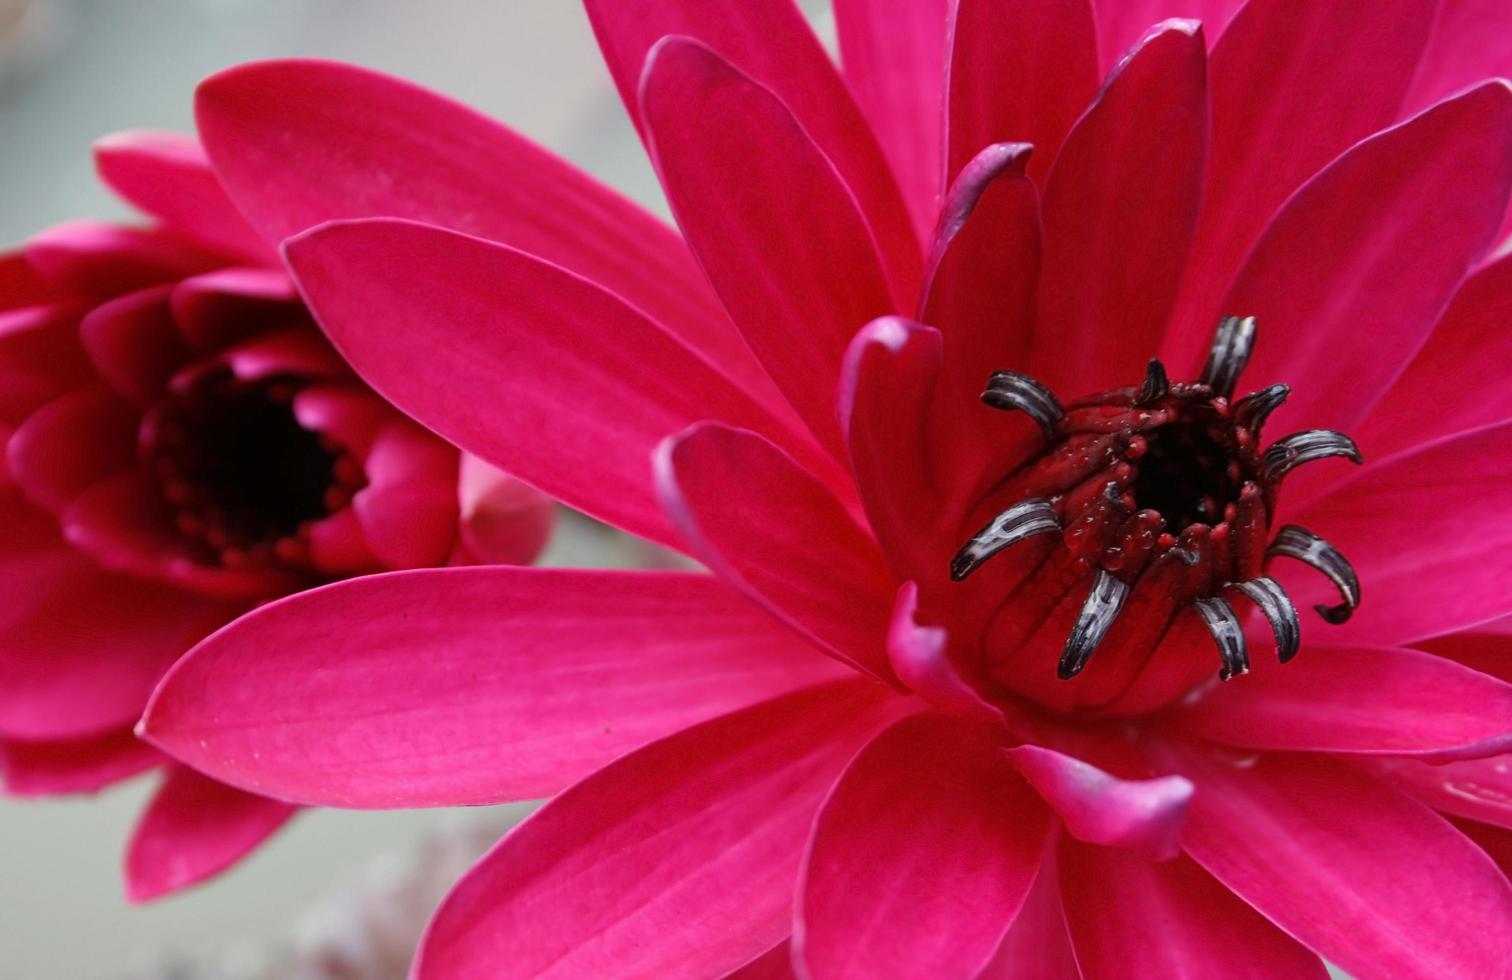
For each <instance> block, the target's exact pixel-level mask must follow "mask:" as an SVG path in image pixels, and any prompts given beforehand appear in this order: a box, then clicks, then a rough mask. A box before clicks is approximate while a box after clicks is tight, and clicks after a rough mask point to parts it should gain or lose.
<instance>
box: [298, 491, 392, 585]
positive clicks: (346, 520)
mask: <svg viewBox="0 0 1512 980" xmlns="http://www.w3.org/2000/svg"><path fill="white" fill-rule="evenodd" d="M310 562H311V563H312V564H313V565H314V566H315V568H317V569H319V570H320V571H322V572H325V573H326V574H327V575H329V576H330V577H332V578H343V577H345V576H348V575H366V574H368V573H370V572H378V571H382V570H383V565H382V563H381V562H379V561H378V559H377V557H376V556H374V554H373V550H372V548H371V547H370V546H369V545H368V540H367V535H366V534H365V533H363V530H362V522H361V521H359V520H358V519H357V512H356V511H355V510H353V509H352V508H350V507H347V508H344V509H342V510H338V511H337V512H336V513H334V514H332V515H331V516H329V517H327V518H325V519H323V520H319V521H316V522H314V523H313V524H311V525H310Z"/></svg>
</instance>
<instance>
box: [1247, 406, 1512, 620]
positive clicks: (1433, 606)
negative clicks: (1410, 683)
mask: <svg viewBox="0 0 1512 980" xmlns="http://www.w3.org/2000/svg"><path fill="white" fill-rule="evenodd" d="M1366 451H1367V452H1368V451H1369V450H1368V448H1367V450H1366ZM1318 465H1322V464H1318ZM1450 503H1452V506H1450V505H1449V504H1450ZM1509 506H1512V421H1509V422H1502V423H1499V424H1497V425H1490V426H1486V427H1485V428H1481V429H1472V430H1471V431H1469V432H1464V433H1460V434H1459V435H1456V436H1451V437H1449V438H1447V439H1442V440H1440V441H1438V442H1433V443H1429V444H1427V445H1425V446H1421V447H1418V448H1416V449H1414V450H1411V451H1409V452H1406V453H1402V454H1400V455H1397V456H1393V457H1391V458H1390V459H1387V460H1383V461H1382V462H1379V463H1376V464H1374V465H1366V466H1365V467H1363V468H1362V469H1360V470H1359V471H1357V472H1355V473H1352V474H1350V476H1349V477H1348V478H1346V479H1344V480H1341V481H1340V482H1338V483H1336V484H1334V485H1333V486H1332V487H1331V488H1330V491H1329V493H1328V495H1327V496H1324V497H1321V498H1318V499H1315V500H1312V501H1309V502H1308V503H1306V504H1305V505H1303V506H1302V507H1301V508H1299V509H1298V510H1297V511H1296V512H1295V513H1294V514H1290V513H1289V514H1288V515H1287V519H1288V520H1291V521H1294V522H1295V523H1297V524H1300V525H1302V526H1303V527H1307V528H1310V529H1312V530H1314V531H1316V532H1317V533H1319V534H1322V535H1323V536H1324V537H1326V538H1327V539H1328V540H1329V541H1330V542H1331V543H1332V544H1333V545H1334V546H1335V547H1336V548H1338V549H1339V551H1340V552H1342V553H1343V554H1344V555H1345V557H1347V558H1348V559H1349V560H1350V562H1351V563H1353V565H1354V567H1355V569H1356V571H1357V572H1358V573H1359V576H1360V580H1361V583H1362V587H1363V601H1362V602H1361V605H1360V608H1359V610H1358V611H1356V613H1355V615H1354V617H1353V618H1352V619H1350V621H1349V623H1348V624H1346V625H1345V626H1342V627H1338V628H1337V629H1336V630H1335V629H1334V628H1332V627H1330V633H1331V636H1330V642H1343V643H1357V644H1362V645H1364V644H1372V643H1373V644H1378V645H1387V646H1392V645H1396V644H1401V643H1410V642H1412V641H1414V640H1418V639H1422V638H1424V637H1429V636H1436V635H1438V634H1441V633H1448V632H1451V631H1453V630H1456V629H1462V628H1464V627H1468V626H1473V625H1475V624H1476V623H1481V622H1485V621H1487V620H1490V619H1494V618H1496V617H1498V616H1501V615H1503V614H1505V613H1506V612H1507V611H1508V606H1509V603H1508V600H1507V592H1506V582H1507V576H1508V575H1509V574H1512V522H1509V521H1508V520H1507V519H1506V515H1507V512H1508V507H1509ZM1282 564H1283V563H1280V562H1277V563H1276V564H1275V565H1274V566H1273V570H1274V571H1277V572H1278V573H1279V572H1282V571H1283V569H1282ZM1284 564H1286V565H1291V566H1293V567H1292V568H1287V569H1285V570H1284V571H1285V576H1286V579H1285V580H1286V581H1287V583H1288V584H1289V585H1290V584H1291V583H1296V585H1295V586H1293V596H1294V597H1295V598H1296V599H1297V600H1298V605H1299V607H1300V606H1302V605H1303V604H1304V603H1306V604H1309V605H1310V604H1311V603H1312V602H1313V601H1325V602H1330V603H1332V602H1336V601H1338V600H1337V596H1336V595H1332V594H1330V593H1329V592H1328V591H1327V590H1328V589H1331V588H1332V587H1331V586H1326V584H1325V583H1322V582H1320V581H1319V578H1320V576H1317V575H1316V573H1314V572H1312V571H1311V570H1310V569H1307V568H1305V567H1302V566H1300V563H1293V562H1286V563H1284Z"/></svg>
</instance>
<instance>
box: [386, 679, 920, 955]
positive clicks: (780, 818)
mask: <svg viewBox="0 0 1512 980" xmlns="http://www.w3.org/2000/svg"><path fill="white" fill-rule="evenodd" d="M897 705H898V700H897V699H895V698H890V697H888V696H887V695H885V694H883V693H882V692H880V691H879V690H878V689H877V688H876V687H875V686H874V685H872V684H869V683H867V682H864V681H860V680H850V681H845V682H841V683H838V684H831V685H825V686H822V687H817V688H812V689H809V690H806V691H800V692H797V693H794V694H791V695H789V696H787V697H784V698H780V699H778V700H775V701H769V702H766V703H763V704H758V705H756V706H754V707H751V708H747V709H745V710H743V711H739V712H736V713H734V714H730V715H727V716H725V717H723V718H718V719H715V720H713V721H709V722H705V723H704V724H702V725H698V726H697V727H695V728H692V729H689V730H687V731H682V732H678V733H677V734H675V735H672V736H671V737H669V738H665V739H663V740H662V741H660V742H656V743H653V744H651V745H649V746H647V747H645V748H643V749H641V750H640V751H638V752H635V753H633V754H631V755H628V756H626V757H625V758H623V759H621V760H619V761H618V762H615V763H614V764H612V765H610V766H608V767H607V768H605V769H602V770H600V771H599V772H596V773H594V774H593V775H591V776H589V777H588V778H586V779H584V780H583V781H582V782H580V783H578V784H577V785H576V786H573V787H572V788H571V789H569V790H567V791H566V792H564V793H562V794H561V795H560V796H558V797H557V798H556V799H554V800H552V801H551V802H550V803H548V804H546V806H544V807H542V808H541V810H539V811H538V812H537V813H536V814H535V815H534V816H533V817H531V818H530V819H529V820H527V821H526V822H525V823H523V824H521V825H520V826H519V827H518V828H516V829H515V830H514V832H512V833H511V834H510V835H509V836H507V837H505V838H504V840H503V841H502V842H501V843H500V844H499V845H498V846H497V847H495V848H494V849H493V850H492V851H491V852H489V854H488V855H487V856H485V857H484V858H483V860H482V861H481V862H480V863H479V864H478V865H477V867H475V868H474V869H473V870H472V871H471V872H470V873H469V874H468V875H467V876H466V877H465V878H463V879H462V881H461V882H459V883H458V884H457V886H456V887H455V888H454V889H453V890H452V893H451V894H450V895H449V896H448V897H447V899H446V901H445V902H443V903H442V905H441V909H440V910H439V911H438V912H437V913H436V917H435V918H434V919H433V920H432V922H431V925H430V929H429V931H428V933H427V934H426V937H425V939H424V941H423V942H422V944H421V948H420V952H419V954H418V957H417V962H416V968H415V973H414V975H415V977H416V978H417V980H431V978H440V977H446V978H447V980H465V978H470V977H489V978H494V980H506V978H510V977H535V976H540V975H542V974H544V973H547V972H554V973H557V974H558V975H562V976H581V977H594V976H621V977H690V978H691V977H707V976H718V975H720V974H721V973H723V972H725V971H729V970H732V969H735V968H736V967H739V966H741V965H743V964H745V963H747V962H749V961H750V960H752V959H753V958H755V957H757V956H759V955H761V954H762V953H764V952H766V951H767V950H768V949H770V948H771V947H772V946H773V945H775V944H777V943H778V942H780V941H781V940H782V938H783V937H784V936H786V935H787V930H788V925H789V922H790V920H791V909H792V902H793V888H794V884H795V882H796V880H797V877H798V865H799V858H800V856H801V854H802V850H803V844H804V840H805V838H806V837H807V836H808V833H809V827H810V824H811V823H812V822H813V819H814V812H815V811H816V810H817V809H818V807H819V803H820V801H821V799H822V798H823V796H824V793H825V791H826V790H828V789H829V787H830V785H831V784H832V783H833V781H834V779H835V777H836V776H838V775H839V774H840V770H841V768H842V767H843V766H844V765H845V763H846V762H847V761H848V760H849V759H850V757H851V756H852V755H854V754H855V752H856V749H857V748H859V747H860V745H861V744H862V743H863V742H865V741H866V740H867V739H868V738H869V737H870V736H871V734H872V733H873V732H875V731H876V730H877V729H878V728H880V727H881V726H883V725H885V724H886V723H887V722H888V721H890V720H891V719H892V718H894V717H896V710H897Z"/></svg>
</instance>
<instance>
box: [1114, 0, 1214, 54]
mask: <svg viewBox="0 0 1512 980" xmlns="http://www.w3.org/2000/svg"><path fill="white" fill-rule="evenodd" d="M1243 5H1244V0H1096V2H1095V6H1096V8H1097V50H1098V53H1099V54H1100V55H1101V60H1102V65H1103V70H1104V71H1107V70H1108V69H1110V68H1112V67H1113V66H1114V65H1116V64H1117V63H1118V60H1119V59H1120V58H1122V57H1123V56H1124V52H1126V51H1128V50H1129V48H1130V47H1131V46H1133V45H1134V44H1136V43H1137V42H1138V41H1139V39H1140V38H1141V37H1143V36H1144V34H1145V32H1146V31H1148V30H1149V29H1150V28H1151V27H1153V26H1155V25H1156V24H1158V23H1160V22H1161V21H1163V20H1165V19H1167V18H1169V17H1188V18H1191V19H1192V20H1198V21H1201V22H1202V26H1203V33H1205V34H1206V35H1207V37H1208V45H1209V46H1212V45H1214V44H1216V43H1217V42H1218V39H1219V38H1220V37H1221V36H1222V33H1223V30H1224V28H1225V27H1226V26H1227V24H1228V22H1229V19H1230V18H1232V17H1233V15H1234V12H1235V11H1236V10H1238V9H1239V8H1240V7H1242V6H1243Z"/></svg>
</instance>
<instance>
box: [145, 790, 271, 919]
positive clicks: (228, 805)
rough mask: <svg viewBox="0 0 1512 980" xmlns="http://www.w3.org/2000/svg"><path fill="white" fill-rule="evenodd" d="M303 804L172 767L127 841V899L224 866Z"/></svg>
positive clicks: (150, 895) (168, 889) (158, 893)
mask: <svg viewBox="0 0 1512 980" xmlns="http://www.w3.org/2000/svg"><path fill="white" fill-rule="evenodd" d="M298 810H299V808H298V807H296V806H294V805H293V804H290V803H283V802H280V801H278V800H270V799H268V798H267V797H266V796H254V795H253V794H251V793H243V792H242V791H241V790H239V789H233V788H232V787H230V786H227V785H225V784H224V783H217V782H215V781H214V780H213V779H206V778H205V777H204V776H201V775H200V774H199V773H197V772H195V771H194V770H193V769H186V768H184V767H183V766H171V767H169V769H168V773H167V775H166V776H165V777H164V779H163V783H162V785H160V786H159V787H158V789H157V792H156V793H155V794H154V795H153V797H152V800H151V801H150V802H149V803H148V804H147V809H146V810H144V811H143V812H142V817H141V820H140V821H139V822H138V823H137V826H136V829H135V830H134V831H133V832H132V835H131V843H130V844H129V845H127V849H126V897H127V899H128V900H130V901H132V902H146V901H150V900H152V899H154V898H161V897H162V896H164V895H170V894H172V893H173V892H176V891H179V890H180V889H183V888H187V887H189V886H190V885H194V884H198V883H199V882H201V881H204V880H205V879H206V878H209V877H211V876H213V875H215V874H218V873H220V872H221V871H224V870H225V869H226V868H228V867H230V866H231V865H233V864H235V863H236V862H237V861H238V860H240V859H241V858H242V857H243V856H245V855H246V854H248V853H249V852H250V851H251V850H252V849H253V848H255V847H257V845H259V844H261V843H262V842H263V841H265V840H267V839H268V838H269V837H270V836H272V835H273V834H274V833H275V832H276V831H277V830H278V828H280V827H282V826H283V825H284V824H285V823H286V822H287V821H288V819H289V818H290V817H292V816H293V815H294V814H295V813H297V812H298Z"/></svg>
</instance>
